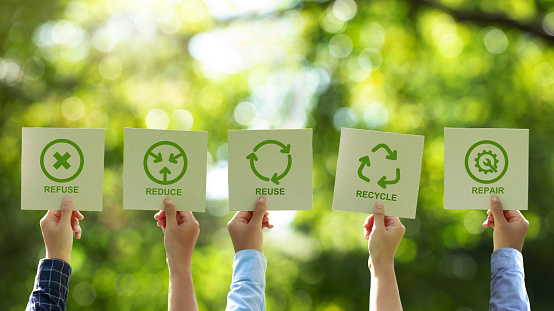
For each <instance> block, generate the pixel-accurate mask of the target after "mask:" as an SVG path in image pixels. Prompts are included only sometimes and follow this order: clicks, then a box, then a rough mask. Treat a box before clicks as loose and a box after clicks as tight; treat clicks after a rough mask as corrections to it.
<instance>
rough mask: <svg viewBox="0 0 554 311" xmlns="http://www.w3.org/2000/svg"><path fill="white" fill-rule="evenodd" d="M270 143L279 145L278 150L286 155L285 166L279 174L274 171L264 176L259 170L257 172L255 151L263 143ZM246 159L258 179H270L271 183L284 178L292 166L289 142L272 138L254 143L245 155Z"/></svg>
mask: <svg viewBox="0 0 554 311" xmlns="http://www.w3.org/2000/svg"><path fill="white" fill-rule="evenodd" d="M270 144H273V145H277V146H279V147H281V150H280V152H281V153H284V154H286V155H287V167H286V168H285V170H284V171H283V172H282V173H281V174H278V173H274V174H273V176H271V177H267V176H264V175H262V174H260V172H258V170H257V169H256V162H257V161H258V156H257V155H256V152H257V151H258V150H259V149H260V148H261V147H263V146H265V145H270ZM246 159H248V160H250V168H251V169H252V173H254V175H256V177H258V178H259V179H261V180H263V181H271V182H272V183H274V184H276V185H278V184H279V181H280V180H281V179H283V178H285V176H287V174H288V173H289V172H290V169H291V167H292V156H291V155H290V144H289V145H285V144H283V143H282V142H280V141H277V140H273V139H269V140H264V141H262V142H261V143H259V144H258V145H256V147H254V150H252V153H250V154H249V155H247V156H246Z"/></svg>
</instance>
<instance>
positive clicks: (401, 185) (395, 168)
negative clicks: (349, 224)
mask: <svg viewBox="0 0 554 311" xmlns="http://www.w3.org/2000/svg"><path fill="white" fill-rule="evenodd" d="M423 139H424V137H423V136H420V135H405V134H396V133H385V132H376V131H368V130H357V129H349V128H343V129H342V130H341V136H340V147H339V156H338V161H337V173H336V177H335V194H334V196H333V210H339V211H347V212H358V213H373V207H374V205H375V202H376V201H378V200H379V201H382V202H383V205H384V207H385V213H386V215H387V216H397V217H406V218H415V215H416V208H417V193H418V190H419V177H420V175H421V159H422V156H423Z"/></svg>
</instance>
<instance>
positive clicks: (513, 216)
mask: <svg viewBox="0 0 554 311" xmlns="http://www.w3.org/2000/svg"><path fill="white" fill-rule="evenodd" d="M504 217H506V220H507V221H508V222H514V221H518V220H524V219H525V217H523V214H522V213H521V212H520V211H517V210H506V211H504Z"/></svg>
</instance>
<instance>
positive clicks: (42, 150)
mask: <svg viewBox="0 0 554 311" xmlns="http://www.w3.org/2000/svg"><path fill="white" fill-rule="evenodd" d="M103 185H104V129H60V128H28V127H25V128H23V130H22V148H21V209H23V210H59V209H60V208H61V203H62V199H63V197H65V196H68V197H70V198H71V199H72V201H73V209H75V210H79V211H101V210H102V189H103Z"/></svg>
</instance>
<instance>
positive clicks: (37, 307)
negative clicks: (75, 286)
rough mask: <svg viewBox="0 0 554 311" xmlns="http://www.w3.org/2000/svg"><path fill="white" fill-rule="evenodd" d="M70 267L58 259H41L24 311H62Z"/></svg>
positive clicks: (65, 298)
mask: <svg viewBox="0 0 554 311" xmlns="http://www.w3.org/2000/svg"><path fill="white" fill-rule="evenodd" d="M70 276H71V266H70V265H69V264H68V263H67V262H65V261H63V260H60V259H54V258H47V259H42V260H41V261H40V262H39V264H38V271H37V277H36V279H35V286H34V288H33V292H32V293H31V297H29V303H28V304H27V308H26V309H25V310H26V311H64V310H65V302H66V300H67V294H68V291H69V290H68V288H69V277H70Z"/></svg>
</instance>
